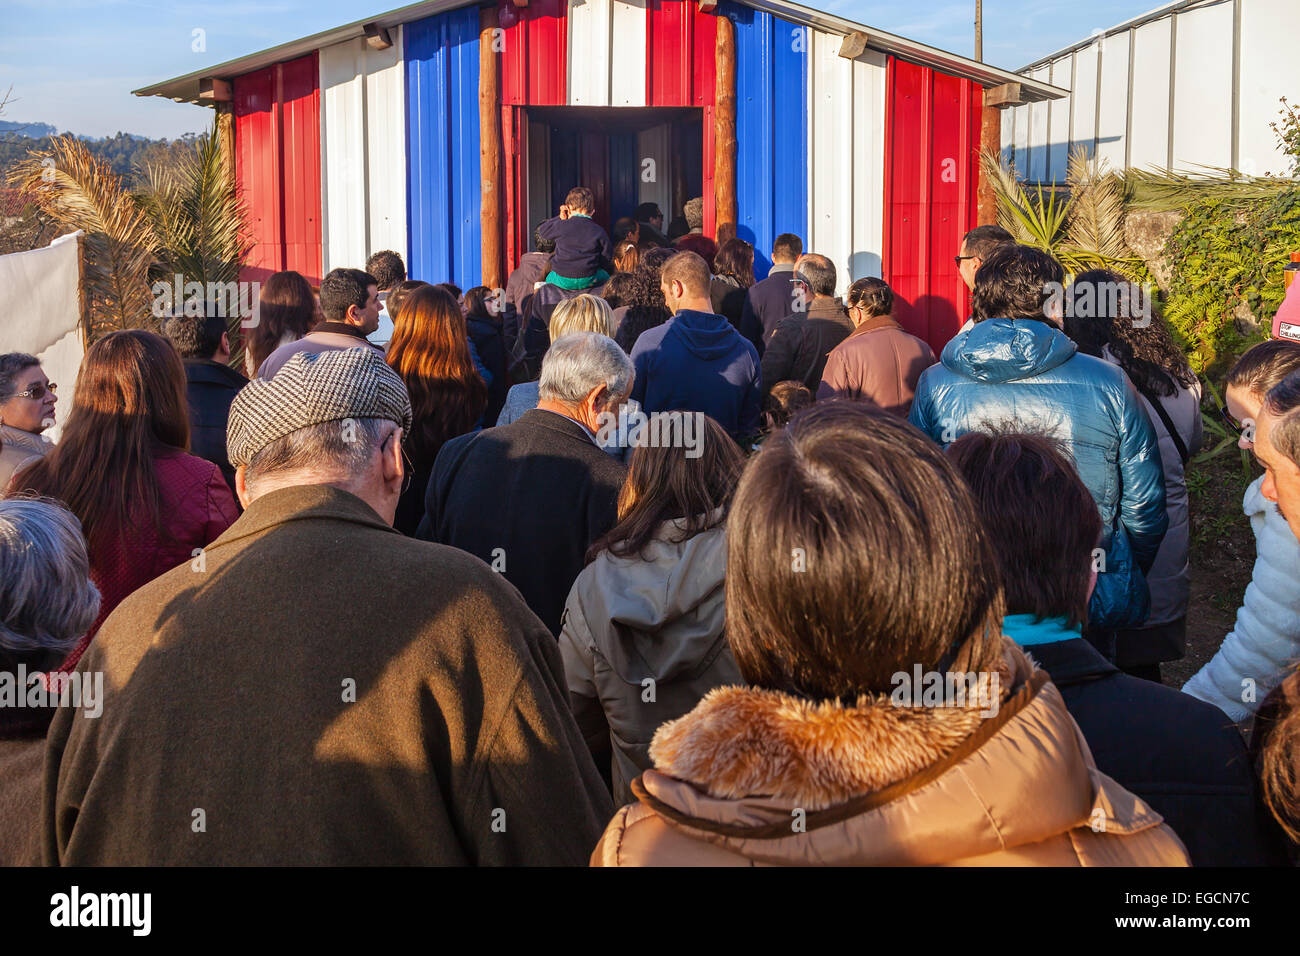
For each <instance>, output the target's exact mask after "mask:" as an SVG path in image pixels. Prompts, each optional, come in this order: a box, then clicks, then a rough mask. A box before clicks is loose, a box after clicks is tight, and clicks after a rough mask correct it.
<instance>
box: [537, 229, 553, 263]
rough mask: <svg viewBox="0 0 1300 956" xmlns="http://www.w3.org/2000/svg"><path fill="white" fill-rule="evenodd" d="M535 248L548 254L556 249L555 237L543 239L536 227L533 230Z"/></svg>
mask: <svg viewBox="0 0 1300 956" xmlns="http://www.w3.org/2000/svg"><path fill="white" fill-rule="evenodd" d="M533 248H534V249H536V250H537V251H538V252H544V253H546V254H547V255H548V256H549V255H550V254H551V253H552V252H554V251H555V240H554V239H543V238H542V237H541V235H540V234H539V233H538V232H537V230H536V229H534V230H533Z"/></svg>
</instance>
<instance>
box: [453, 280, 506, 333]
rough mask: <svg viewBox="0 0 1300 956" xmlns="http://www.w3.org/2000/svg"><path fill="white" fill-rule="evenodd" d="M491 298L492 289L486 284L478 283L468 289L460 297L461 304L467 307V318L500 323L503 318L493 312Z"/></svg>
mask: <svg viewBox="0 0 1300 956" xmlns="http://www.w3.org/2000/svg"><path fill="white" fill-rule="evenodd" d="M491 298H492V290H491V289H489V288H488V287H487V286H485V285H476V286H474V288H472V289H470V290H468V291H467V292H466V293H465V294H464V295H463V296H461V297H460V301H461V304H462V305H463V306H464V307H465V318H467V319H482V320H484V321H485V322H496V323H498V324H499V323H500V321H501V318H500V317H499V316H497V315H496V314H494V313H493V312H492V309H491V308H490V307H489V304H488V303H489V300H490V299H491Z"/></svg>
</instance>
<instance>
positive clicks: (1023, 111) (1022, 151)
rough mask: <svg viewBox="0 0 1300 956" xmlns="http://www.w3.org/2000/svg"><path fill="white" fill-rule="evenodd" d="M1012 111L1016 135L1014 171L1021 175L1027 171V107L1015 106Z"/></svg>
mask: <svg viewBox="0 0 1300 956" xmlns="http://www.w3.org/2000/svg"><path fill="white" fill-rule="evenodd" d="M1013 112H1014V113H1015V114H1016V115H1015V117H1014V118H1013V122H1014V123H1015V129H1016V135H1015V144H1016V156H1015V163H1016V172H1017V173H1019V174H1020V175H1021V176H1022V177H1023V176H1024V175H1025V174H1026V173H1027V172H1028V171H1029V107H1028V106H1017V107H1015V108H1014V110H1013Z"/></svg>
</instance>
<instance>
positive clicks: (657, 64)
mask: <svg viewBox="0 0 1300 956" xmlns="http://www.w3.org/2000/svg"><path fill="white" fill-rule="evenodd" d="M717 22H718V21H717V19H716V16H715V14H711V13H705V12H703V11H701V10H700V9H699V7H698V5H697V4H696V3H694V2H692V0H647V3H646V105H647V106H712V105H713V101H714V97H715V90H714V76H715V75H716V70H715V66H714V57H715V53H714V44H715V43H716V42H717Z"/></svg>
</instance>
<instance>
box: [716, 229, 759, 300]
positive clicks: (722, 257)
mask: <svg viewBox="0 0 1300 956" xmlns="http://www.w3.org/2000/svg"><path fill="white" fill-rule="evenodd" d="M713 271H714V273H715V274H716V275H720V276H727V277H728V278H731V279H735V280H736V283H737V285H739V286H740V287H741V288H742V289H748V288H749V287H750V286H752V285H753V284H754V247H753V245H751V244H750V243H748V242H746V241H745V240H744V239H728V240H727V241H726V242H724V243H723V244H722V245H720V246H718V254H717V255H715V256H714V257H713Z"/></svg>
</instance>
